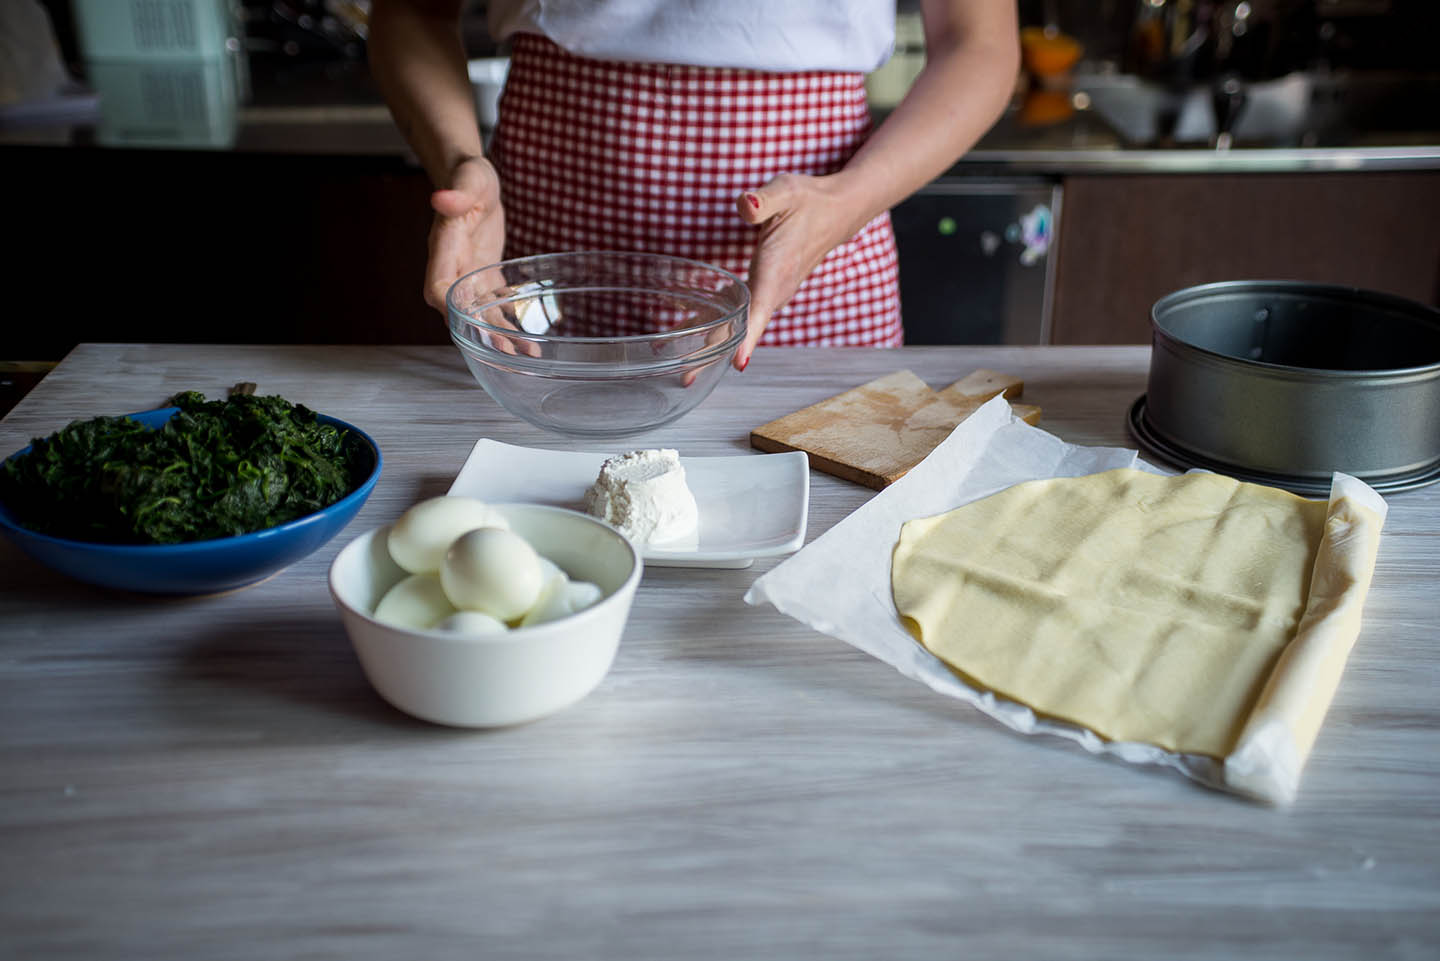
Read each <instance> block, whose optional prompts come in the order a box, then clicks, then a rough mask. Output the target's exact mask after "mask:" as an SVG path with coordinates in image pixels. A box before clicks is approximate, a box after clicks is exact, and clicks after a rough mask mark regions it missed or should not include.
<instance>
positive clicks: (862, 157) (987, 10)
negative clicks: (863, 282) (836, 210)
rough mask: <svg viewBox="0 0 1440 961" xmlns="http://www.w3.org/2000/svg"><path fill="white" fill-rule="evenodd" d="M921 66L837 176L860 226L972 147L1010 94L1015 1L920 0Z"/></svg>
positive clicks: (1015, 53) (1015, 52)
mask: <svg viewBox="0 0 1440 961" xmlns="http://www.w3.org/2000/svg"><path fill="white" fill-rule="evenodd" d="M923 15H924V20H925V46H926V60H925V67H924V69H923V70H921V72H920V74H919V76H918V77H916V79H915V82H914V84H912V85H911V88H910V90H909V92H907V93H906V95H905V97H904V98H903V99H902V100H901V101H900V103H899V104H898V105H896V107H895V109H894V111H892V112H891V114H890V116H889V117H887V118H886V119H885V121H884V123H882V124H881V125H880V127H879V129H878V130H876V131H875V133H874V134H873V135H872V136H871V137H870V138H869V139H868V140H867V141H866V142H865V144H864V145H863V146H862V147H861V148H860V149H859V150H858V151H857V152H856V153H855V156H854V157H852V158H851V159H850V162H849V163H848V164H846V166H845V168H844V170H843V171H841V173H840V174H839V175H837V176H838V177H839V178H840V179H842V180H843V184H842V192H843V193H844V194H845V195H846V196H847V197H848V198H849V200H848V201H847V202H848V204H849V205H850V206H851V207H853V208H854V209H855V210H856V216H857V219H858V223H857V225H856V227H857V229H858V227H859V225H861V224H864V223H865V222H867V221H868V220H869V219H870V218H871V217H874V216H875V215H876V214H878V213H880V212H881V211H883V210H888V209H890V208H891V207H893V206H895V205H896V204H898V203H899V202H900V201H902V200H904V199H905V198H906V197H908V196H910V195H911V194H912V193H914V192H915V191H916V190H918V189H920V188H921V187H923V186H925V184H927V183H929V182H930V181H932V180H934V179H935V178H936V177H937V176H939V175H940V174H941V173H943V172H944V171H945V170H947V169H949V167H950V166H951V165H952V164H953V163H954V162H955V161H956V160H957V159H959V158H960V156H962V155H963V154H964V153H965V152H966V151H967V150H969V149H970V148H971V147H972V146H974V145H975V142H976V141H977V140H979V139H980V137H981V136H983V135H984V133H985V131H987V130H989V129H990V127H991V125H993V124H994V123H995V120H996V119H997V118H998V117H999V116H1000V114H1001V113H1002V112H1003V111H1004V109H1005V105H1006V104H1007V103H1008V102H1009V100H1010V95H1011V93H1012V91H1013V90H1014V87H1015V76H1016V71H1017V70H1018V69H1019V58H1020V42H1019V29H1018V26H1017V24H1016V16H1015V4H1014V2H1013V0H926V2H925V4H924V7H923Z"/></svg>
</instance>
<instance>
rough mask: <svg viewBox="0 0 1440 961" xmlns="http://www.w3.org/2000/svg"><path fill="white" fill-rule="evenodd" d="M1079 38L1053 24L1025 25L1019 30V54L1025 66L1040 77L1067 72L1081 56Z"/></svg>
mask: <svg viewBox="0 0 1440 961" xmlns="http://www.w3.org/2000/svg"><path fill="white" fill-rule="evenodd" d="M1083 52H1084V47H1082V46H1081V45H1080V41H1078V40H1076V39H1075V38H1074V37H1072V36H1069V35H1068V34H1064V33H1061V32H1060V31H1058V30H1055V29H1054V28H1053V27H1050V28H1047V27H1024V28H1022V29H1021V30H1020V58H1021V62H1022V63H1023V64H1024V65H1025V69H1026V70H1028V71H1030V72H1031V73H1033V74H1035V75H1036V76H1038V77H1054V76H1058V75H1060V74H1063V73H1065V72H1066V71H1068V70H1069V69H1070V68H1071V67H1073V66H1075V64H1076V63H1077V62H1079V60H1080V54H1081V53H1083Z"/></svg>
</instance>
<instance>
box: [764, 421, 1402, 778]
mask: <svg viewBox="0 0 1440 961" xmlns="http://www.w3.org/2000/svg"><path fill="white" fill-rule="evenodd" d="M1120 467H1132V468H1136V469H1139V470H1147V471H1150V472H1151V473H1156V474H1168V473H1173V472H1171V471H1165V470H1162V469H1160V468H1157V467H1155V466H1153V465H1151V464H1148V463H1146V462H1145V461H1143V460H1142V459H1141V458H1140V456H1139V454H1138V453H1137V452H1136V451H1134V450H1130V449H1127V448H1119V447H1081V446H1076V445H1073V444H1067V443H1065V442H1064V441H1062V440H1060V439H1059V438H1057V437H1055V436H1054V435H1053V434H1050V433H1047V432H1046V431H1044V430H1041V429H1039V428H1036V427H1032V426H1030V425H1029V424H1026V423H1025V422H1024V421H1022V420H1020V419H1018V418H1016V417H1014V416H1013V415H1012V414H1011V411H1010V406H1009V404H1008V403H1006V401H1005V400H1004V399H1003V398H1000V397H997V398H995V399H993V400H991V401H989V402H987V403H986V404H985V405H984V406H982V407H981V408H980V409H979V410H978V411H976V412H975V413H974V414H972V415H970V417H968V418H966V420H964V421H963V422H962V423H961V424H960V425H959V426H958V427H956V428H955V430H954V432H953V433H951V435H950V436H949V437H948V438H946V439H945V440H944V441H943V442H942V443H941V444H940V445H939V446H938V447H936V448H935V450H934V451H932V452H931V453H930V455H929V456H928V457H926V458H925V460H923V461H921V462H920V463H919V464H918V465H916V466H915V467H914V468H913V469H912V470H911V471H910V472H909V473H908V474H906V475H905V476H904V477H902V478H901V479H900V480H899V481H897V482H896V483H894V484H892V485H890V486H889V487H887V488H886V489H885V490H883V491H881V492H880V493H879V494H877V495H876V496H875V497H873V498H871V499H870V501H869V502H867V503H866V504H865V505H864V506H862V507H860V508H859V509H858V510H856V511H855V512H854V513H853V514H851V515H850V516H849V517H847V518H845V519H844V520H842V521H841V522H840V523H838V524H836V525H835V526H834V527H833V528H831V529H830V530H829V531H827V532H826V533H825V534H823V535H822V536H820V537H819V538H816V540H815V541H813V542H812V543H811V544H809V545H807V546H806V547H805V548H804V549H803V550H801V551H800V552H798V553H797V554H795V555H793V556H791V557H790V558H788V559H787V560H786V561H784V562H783V563H781V564H780V565H779V566H777V567H775V568H774V569H773V570H771V571H770V572H769V573H767V574H765V575H763V576H762V577H760V578H759V579H757V580H756V581H755V583H754V584H752V585H751V586H750V589H749V590H748V591H747V592H746V593H745V601H746V602H747V603H749V604H756V605H758V604H764V603H769V604H772V605H774V607H775V608H776V609H777V610H779V611H780V612H781V613H784V614H787V615H789V616H790V617H793V618H795V619H796V620H798V621H801V622H802V623H804V624H807V625H809V626H810V627H812V628H814V629H815V630H817V631H821V632H822V633H825V634H829V635H831V636H833V637H836V638H839V639H840V640H842V641H845V642H847V643H849V644H852V645H854V646H855V647H857V648H859V649H860V650H862V651H865V652H866V653H867V654H870V655H872V656H873V657H876V658H878V659H880V660H882V661H884V662H885V663H887V664H889V665H891V666H892V667H894V668H895V669H896V670H898V671H899V672H900V673H901V674H903V675H905V676H906V677H908V678H911V679H913V680H916V681H919V682H920V683H922V684H925V685H927V686H928V687H930V688H932V689H933V690H935V691H938V692H939V693H941V694H944V695H947V696H949V697H956V698H960V699H961V700H963V701H967V702H969V703H970V704H973V705H974V706H975V707H977V708H978V709H980V710H981V711H983V712H984V713H985V714H987V715H989V716H990V717H993V718H994V719H996V720H997V721H999V722H1001V723H1002V724H1004V725H1006V726H1007V727H1010V728H1013V729H1014V730H1016V731H1020V732H1021V733H1024V734H1055V735H1058V736H1060V737H1065V738H1069V739H1070V740H1072V741H1075V742H1076V743H1078V744H1080V745H1081V746H1082V747H1084V748H1085V749H1086V750H1088V751H1091V752H1093V753H1096V754H1113V755H1116V756H1118V757H1119V758H1121V759H1122V760H1125V761H1129V762H1132V763H1136V764H1159V765H1164V766H1168V767H1171V768H1173V769H1175V770H1176V771H1179V772H1180V773H1182V774H1184V775H1186V776H1187V777H1190V778H1194V779H1195V780H1197V781H1200V782H1202V783H1204V784H1207V785H1209V786H1211V787H1215V788H1219V789H1222V790H1237V787H1236V786H1235V785H1232V784H1229V783H1227V781H1226V779H1225V772H1224V765H1223V763H1222V762H1219V761H1217V760H1215V759H1213V758H1210V757H1205V756H1200V755H1187V754H1176V753H1174V752H1171V751H1166V750H1164V749H1162V748H1159V747H1156V746H1154V745H1150V744H1139V743H1133V742H1117V741H1107V740H1105V739H1104V738H1102V737H1100V736H1099V735H1097V734H1096V733H1095V732H1093V731H1091V730H1088V729H1086V728H1083V727H1079V726H1077V725H1074V724H1069V723H1066V722H1063V721H1056V720H1053V719H1050V718H1044V717H1040V716H1038V715H1036V713H1035V712H1034V711H1033V710H1031V709H1030V708H1029V707H1027V706H1026V705H1024V704H1020V703H1017V702H1015V701H1011V700H1009V699H1007V698H1004V697H1000V696H997V695H995V694H994V693H992V692H989V691H985V690H980V689H977V688H974V687H971V686H970V685H968V684H966V683H965V682H964V681H962V680H961V679H960V678H958V677H957V676H956V675H955V674H954V673H953V672H952V671H951V670H950V669H949V668H948V667H946V666H945V664H944V662H942V661H941V660H940V659H939V658H937V657H935V655H933V654H931V653H930V652H929V651H928V650H926V649H925V648H924V647H923V646H922V645H921V644H919V643H918V642H916V640H915V639H914V638H913V637H912V636H911V635H910V634H909V633H908V632H906V630H905V628H904V627H903V626H902V625H901V623H900V619H899V617H898V616H897V614H896V613H895V604H894V600H893V598H892V595H891V590H890V555H891V550H892V548H893V547H894V544H895V541H896V539H897V538H898V536H899V533H900V527H901V525H902V524H904V523H905V522H906V521H908V520H911V519H913V518H917V517H926V516H929V515H933V514H939V513H942V512H944V511H948V510H951V509H953V508H956V507H959V506H961V505H962V504H968V503H970V502H971V501H975V500H979V499H980V498H983V497H988V496H989V495H991V494H995V493H998V492H999V491H1002V490H1004V489H1006V488H1007V487H1011V486H1013V485H1015V484H1019V483H1022V482H1024V481H1030V480H1040V479H1044V478H1050V477H1079V476H1083V475H1085V474H1093V473H1097V472H1099V471H1105V470H1111V469H1114V468H1120ZM1346 480H1347V481H1352V482H1353V483H1355V484H1360V482H1359V481H1355V480H1354V479H1353V478H1346ZM1360 486H1361V487H1364V486H1365V485H1363V484H1360ZM1365 490H1367V491H1368V490H1369V488H1368V487H1365ZM1372 493H1373V492H1372ZM1378 499H1379V498H1378V495H1376V500H1378ZM1296 777H1297V778H1298V771H1297V772H1296ZM1291 788H1292V790H1291V792H1290V794H1291V796H1293V785H1292V786H1291ZM1243 793H1249V794H1252V796H1253V794H1254V792H1253V791H1245V792H1243ZM1266 799H1267V800H1285V798H1281V797H1273V798H1266Z"/></svg>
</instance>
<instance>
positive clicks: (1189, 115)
mask: <svg viewBox="0 0 1440 961" xmlns="http://www.w3.org/2000/svg"><path fill="white" fill-rule="evenodd" d="M368 6H369V4H368V2H367V0H243V2H241V0H43V2H42V0H20V2H19V3H17V4H11V5H10V6H9V8H8V9H9V10H10V11H11V12H10V13H9V14H7V20H6V21H4V22H0V30H3V31H5V33H6V34H8V38H6V37H0V40H6V43H5V45H4V48H3V49H8V50H9V51H11V54H10V57H9V59H10V60H11V61H12V63H11V65H10V66H9V67H7V68H4V69H3V70H0V152H3V156H4V169H5V170H6V173H7V176H6V177H5V178H4V188H3V190H4V193H3V201H0V203H3V209H4V210H5V212H6V214H5V225H6V232H7V233H8V234H9V241H10V242H9V244H8V245H7V246H8V247H9V249H10V250H11V251H12V253H11V255H10V257H9V265H10V270H9V272H8V275H9V277H10V278H11V280H12V291H23V292H30V293H29V295H28V296H26V295H25V294H24V293H22V296H20V297H19V298H14V299H12V302H11V304H12V305H11V307H10V308H9V309H8V311H7V317H6V320H5V323H4V331H5V333H4V338H3V342H0V373H3V375H4V381H5V383H4V385H3V386H0V410H3V409H8V405H9V404H13V402H14V398H15V397H17V396H18V395H19V393H21V392H23V390H24V389H26V388H27V387H28V385H29V384H32V383H33V382H34V380H35V379H36V378H38V377H39V376H42V375H43V373H44V371H45V370H46V369H48V367H49V366H51V365H53V363H54V362H55V361H56V360H58V359H59V358H60V357H62V356H64V354H65V353H66V352H67V351H68V350H69V349H70V348H71V347H72V346H73V345H74V344H76V343H80V342H87V341H111V342H113V341H121V342H125V341H132V342H149V341H159V342H202V343H212V342H213V343H224V342H241V343H268V342H279V343H355V342H361V343H396V344H398V343H443V342H446V340H447V337H446V333H445V330H444V328H443V325H442V323H441V321H440V319H439V317H438V315H436V314H435V313H434V312H433V311H431V310H430V309H429V308H428V307H426V306H425V305H424V304H423V302H422V301H421V298H420V282H421V277H422V272H423V263H424V252H425V235H426V231H427V228H428V225H429V216H428V214H427V210H428V203H427V195H428V192H429V185H428V183H427V182H426V180H425V178H424V175H423V174H422V173H421V172H420V170H419V168H418V166H416V164H415V163H414V161H413V158H412V157H411V156H410V155H409V152H408V150H407V149H406V148H405V146H404V144H403V143H402V142H401V140H400V138H399V136H398V134H397V133H396V132H395V130H394V127H393V125H392V124H391V123H390V120H389V116H388V114H387V113H386V111H385V108H384V106H383V105H382V104H381V102H380V99H379V96H378V94H377V93H376V91H375V89H374V85H373V83H372V82H371V80H370V77H369V75H368V70H367V68H366V65H365V33H366V30H365V22H366V15H367V12H368ZM39 11H43V12H44V13H45V14H46V15H47V16H48V23H46V22H45V18H44V17H40V18H35V17H30V18H26V17H24V16H17V15H16V14H18V13H25V12H39ZM1020 11H1021V17H1022V23H1023V24H1024V25H1025V27H1027V31H1026V34H1025V44H1024V47H1025V54H1026V58H1025V62H1026V68H1025V70H1024V72H1023V73H1022V75H1021V76H1020V77H1018V78H1017V81H1016V87H1015V96H1014V99H1013V102H1012V104H1011V107H1010V109H1009V110H1008V111H1007V113H1006V114H1005V116H1004V117H1003V118H1002V119H1001V120H1000V121H999V123H997V124H996V126H995V128H994V129H992V131H991V132H990V133H989V134H988V135H987V136H986V137H985V138H984V139H983V140H982V142H981V143H980V144H979V145H977V148H976V149H975V150H974V151H972V153H971V154H970V155H968V156H967V157H966V158H964V159H962V160H961V161H960V162H959V163H957V164H956V165H955V167H954V168H953V169H952V170H951V171H949V172H947V173H946V174H945V175H944V176H942V177H940V178H939V179H937V181H936V182H935V183H934V184H932V185H931V186H930V187H928V188H926V189H925V190H923V191H921V192H920V193H919V194H918V195H917V196H915V197H914V198H912V199H910V200H908V201H906V202H905V203H903V204H901V205H900V206H899V207H898V208H896V210H895V211H894V219H895V224H896V230H897V237H898V240H899V244H900V252H901V265H900V269H901V283H902V294H903V298H904V310H905V318H906V327H907V337H908V338H909V339H910V341H911V342H914V343H1142V342H1148V340H1149V326H1148V324H1149V321H1148V309H1149V305H1150V304H1151V303H1152V302H1153V301H1154V300H1155V299H1156V298H1157V297H1159V296H1160V295H1162V294H1164V293H1167V292H1169V291H1171V290H1174V289H1177V288H1179V287H1182V286H1188V285H1190V284H1194V283H1203V282H1206V281H1212V280H1229V279H1242V278H1252V277H1269V278H1283V279H1300V280H1314V281H1322V282H1328V283H1340V284H1353V285H1356V286H1363V287H1369V288H1373V289H1380V290H1387V291H1390V292H1393V293H1397V294H1400V295H1403V296H1407V297H1411V298H1413V299H1417V300H1420V301H1423V302H1426V303H1430V304H1436V303H1440V57H1437V55H1436V52H1435V51H1436V47H1437V44H1440V4H1437V3H1435V2H1434V0H1227V2H1220V0H1021V3H1020ZM37 31H38V32H37ZM37 37H38V38H39V40H40V41H43V42H39V43H29V44H27V43H26V42H27V41H34V40H36V38H37ZM464 37H465V44H466V47H467V51H468V53H469V54H470V56H471V57H472V58H473V60H474V64H473V70H472V79H474V80H475V81H476V90H477V103H478V104H479V106H480V109H481V113H482V116H488V114H487V113H486V110H487V108H488V106H489V104H490V102H491V98H492V97H493V95H494V93H495V92H496V90H497V89H498V78H499V77H500V76H501V75H502V74H497V73H495V72H494V71H495V70H496V68H497V66H498V67H500V69H501V70H502V71H503V60H501V61H500V62H499V63H498V64H497V63H495V62H492V61H494V60H495V58H503V55H504V51H503V50H500V49H497V48H496V45H495V44H494V43H493V42H492V41H491V40H490V38H489V36H488V34H487V33H486V31H485V26H484V9H483V4H476V5H474V6H473V7H472V9H471V10H470V11H469V12H468V13H467V15H466V17H465V23H464ZM47 48H49V49H51V50H52V51H53V53H52V54H51V56H50V58H49V60H50V61H51V62H48V63H47V62H46V58H45V57H43V56H38V55H35V54H37V53H38V52H39V51H43V50H46V49H47ZM17 50H21V51H25V53H24V55H23V56H19V55H16V54H15V51H17ZM923 57H924V45H923V37H922V36H921V32H920V27H919V15H918V9H917V4H916V3H914V2H902V3H901V4H900V5H899V11H898V18H897V43H896V54H895V56H894V57H893V58H892V60H891V61H890V63H888V64H887V65H886V66H885V67H883V68H882V69H881V70H880V71H877V73H876V74H875V75H873V76H872V77H871V78H870V83H869V89H870V91H871V100H872V106H873V109H874V111H875V114H876V116H877V119H878V118H883V116H884V114H885V112H886V111H887V110H888V109H889V108H890V107H892V106H893V105H894V103H895V102H896V101H897V100H898V99H899V97H900V96H901V95H902V94H903V92H904V90H905V89H906V87H907V85H908V83H909V81H910V80H911V79H912V78H913V76H914V74H915V72H916V71H917V70H918V69H919V67H920V65H921V64H922V63H923Z"/></svg>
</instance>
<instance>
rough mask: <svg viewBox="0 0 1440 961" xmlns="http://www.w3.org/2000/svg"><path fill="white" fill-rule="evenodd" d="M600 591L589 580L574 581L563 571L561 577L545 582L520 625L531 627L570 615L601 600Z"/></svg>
mask: <svg viewBox="0 0 1440 961" xmlns="http://www.w3.org/2000/svg"><path fill="white" fill-rule="evenodd" d="M557 570H558V568H557ZM600 593H601V592H600V588H599V587H597V586H596V585H594V584H591V583H590V582H589V581H572V580H570V578H568V577H566V576H565V574H564V573H563V572H561V574H560V576H559V577H556V578H552V579H550V580H548V581H547V582H546V583H545V587H544V589H543V590H541V592H540V597H539V598H538V599H537V600H536V601H535V606H534V607H532V608H530V610H529V611H527V612H526V614H525V616H524V617H523V618H521V620H520V626H521V627H529V626H531V625H532V624H544V623H545V622H546V621H555V620H559V619H560V618H562V617H569V616H570V615H571V614H574V613H575V612H576V611H583V610H584V609H585V608H587V607H589V606H590V605H591V604H594V603H595V602H596V601H598V600H600Z"/></svg>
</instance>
